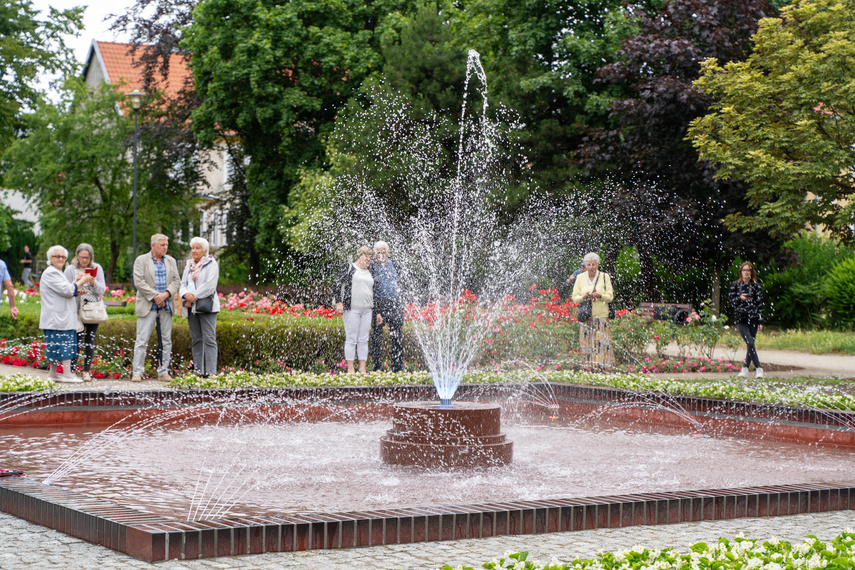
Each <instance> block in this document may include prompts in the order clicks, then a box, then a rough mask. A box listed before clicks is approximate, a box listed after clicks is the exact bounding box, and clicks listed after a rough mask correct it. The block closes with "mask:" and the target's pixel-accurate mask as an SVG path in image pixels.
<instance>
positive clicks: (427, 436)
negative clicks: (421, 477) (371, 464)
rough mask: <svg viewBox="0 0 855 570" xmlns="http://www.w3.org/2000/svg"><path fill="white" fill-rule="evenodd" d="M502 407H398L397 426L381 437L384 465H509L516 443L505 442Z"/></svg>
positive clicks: (419, 404) (461, 404) (470, 404)
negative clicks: (502, 431)
mask: <svg viewBox="0 0 855 570" xmlns="http://www.w3.org/2000/svg"><path fill="white" fill-rule="evenodd" d="M500 429H501V408H499V406H497V405H494V404H486V403H476V402H455V403H454V404H453V405H451V406H442V405H440V404H439V403H437V402H415V403H407V404H398V405H396V406H395V416H394V418H393V420H392V429H390V430H389V431H387V432H386V435H385V436H384V437H383V438H382V439H381V448H380V450H381V455H382V458H383V462H384V463H389V464H392V465H415V466H418V467H440V468H442V467H493V466H496V465H507V464H508V463H510V462H511V459H512V457H513V451H514V449H513V446H514V444H513V442H510V441H505V435H504V434H502V433H499V430H500Z"/></svg>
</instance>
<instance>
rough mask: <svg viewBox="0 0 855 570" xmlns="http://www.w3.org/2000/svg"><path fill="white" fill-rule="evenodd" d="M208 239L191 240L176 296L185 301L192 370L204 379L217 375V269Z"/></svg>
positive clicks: (218, 301)
mask: <svg viewBox="0 0 855 570" xmlns="http://www.w3.org/2000/svg"><path fill="white" fill-rule="evenodd" d="M210 250H211V246H210V244H209V243H208V240H206V239H205V238H201V237H194V238H192V239H191V240H190V259H188V260H187V264H186V265H185V266H184V274H183V275H182V276H181V287H180V288H179V290H178V295H179V296H180V297H181V298H182V299H183V300H184V314H185V315H186V316H187V324H188V325H189V327H190V338H191V339H192V341H193V371H194V372H195V373H196V375H197V376H201V377H203V378H207V377H208V376H210V375H211V374H216V373H217V313H219V312H220V298H219V295H217V282H218V281H219V279H220V266H219V264H217V260H216V259H214V257H213V256H212V255H211V253H210Z"/></svg>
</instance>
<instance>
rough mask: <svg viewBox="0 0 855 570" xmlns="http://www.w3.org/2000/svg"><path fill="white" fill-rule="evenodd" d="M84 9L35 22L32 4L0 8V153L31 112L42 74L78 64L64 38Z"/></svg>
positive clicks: (14, 1) (14, 2) (21, 1)
mask: <svg viewBox="0 0 855 570" xmlns="http://www.w3.org/2000/svg"><path fill="white" fill-rule="evenodd" d="M82 16H83V7H77V8H72V9H70V10H63V11H59V10H56V9H55V8H51V9H50V15H49V16H48V17H47V18H45V19H41V18H39V14H38V12H37V11H36V10H35V9H34V8H33V3H32V2H31V1H30V0H11V1H10V2H5V3H3V4H2V5H0V67H2V69H3V74H2V76H0V153H2V151H3V150H4V149H5V148H6V146H7V145H9V144H10V143H11V141H12V140H13V139H14V138H15V137H16V136H17V135H18V134H19V133H20V131H21V130H22V129H23V128H24V125H23V123H22V119H21V115H22V113H25V112H27V111H28V110H31V109H33V108H35V106H36V105H37V103H38V100H39V97H40V91H39V87H38V81H39V78H40V77H41V76H42V74H44V73H58V72H59V73H67V72H70V71H72V70H73V69H74V66H75V65H76V63H75V60H74V55H73V53H72V52H71V50H69V49H68V48H67V47H66V46H65V45H64V44H63V41H62V34H75V33H77V31H78V30H79V29H80V28H81V18H82Z"/></svg>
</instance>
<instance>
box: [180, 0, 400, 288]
mask: <svg viewBox="0 0 855 570" xmlns="http://www.w3.org/2000/svg"><path fill="white" fill-rule="evenodd" d="M411 4H412V2H411V0H374V1H370V2H364V1H361V0H340V1H339V2H335V3H332V4H318V3H315V2H309V1H306V0H292V1H290V2H286V3H279V2H274V1H273V0H261V1H255V0H253V1H249V0H240V1H237V2H235V1H233V0H204V1H203V2H201V3H200V4H199V5H198V7H197V8H196V10H195V12H194V21H193V24H192V25H191V26H190V27H189V28H188V29H187V37H186V39H185V40H184V41H183V42H182V44H181V45H182V47H183V48H184V49H186V50H188V51H189V52H191V53H192V60H191V66H192V68H193V74H194V79H195V83H196V89H197V92H198V94H199V96H200V98H201V100H202V104H201V106H200V107H199V108H198V109H196V111H195V112H194V113H193V127H194V130H195V133H196V135H197V136H198V137H199V139H200V140H201V141H202V142H203V143H204V144H206V145H212V144H213V143H214V141H215V140H217V139H218V138H221V137H225V136H230V135H234V136H235V137H237V139H238V140H239V141H240V144H241V146H242V148H243V151H244V153H245V155H246V156H248V157H249V165H248V166H247V168H246V177H247V180H246V182H247V187H248V189H249V191H250V192H251V195H250V198H249V210H250V212H251V220H252V229H253V230H254V231H255V232H256V239H255V244H254V245H255V249H256V251H257V252H259V255H260V256H261V257H262V259H265V260H266V262H267V263H268V265H267V267H266V268H263V270H262V272H263V273H265V274H266V275H267V276H270V275H272V274H273V272H274V271H275V270H276V268H277V266H278V265H280V262H281V260H282V256H283V254H285V253H286V252H283V251H282V243H281V237H280V232H279V225H280V221H281V206H282V205H285V204H289V201H290V200H291V198H292V191H293V189H294V188H295V185H296V184H297V183H298V182H299V180H300V172H301V171H302V170H303V169H316V168H318V167H322V166H323V165H324V164H325V154H324V144H323V137H324V136H325V135H326V134H328V133H329V131H330V130H331V128H332V124H333V120H334V118H335V115H336V112H337V110H338V108H339V107H340V106H341V105H342V104H344V103H345V102H346V101H347V100H348V99H349V98H350V96H351V95H352V94H353V93H354V92H355V91H356V90H357V89H358V88H359V85H360V84H361V83H362V80H363V79H364V78H365V77H367V76H368V75H369V74H370V73H371V72H373V71H374V70H378V69H379V68H380V66H381V65H382V59H381V57H380V53H379V52H380V41H381V37H382V35H383V34H384V32H385V31H387V30H388V29H389V23H388V22H389V21H391V20H393V19H394V16H395V15H396V13H397V12H398V11H400V10H403V9H405V8H407V7H409V6H410V5H411Z"/></svg>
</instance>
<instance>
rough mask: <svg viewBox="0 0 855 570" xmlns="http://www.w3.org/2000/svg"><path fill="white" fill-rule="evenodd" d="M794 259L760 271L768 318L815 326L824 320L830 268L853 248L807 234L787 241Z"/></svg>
mask: <svg viewBox="0 0 855 570" xmlns="http://www.w3.org/2000/svg"><path fill="white" fill-rule="evenodd" d="M785 247H786V248H788V249H790V250H791V251H792V252H793V254H794V256H795V259H794V261H793V262H792V263H791V264H790V265H789V266H788V267H786V268H784V269H781V270H778V271H775V270H774V268H773V271H772V272H771V273H770V274H769V275H762V274H761V275H760V276H759V277H760V280H761V283H762V285H763V297H764V300H765V303H766V306H765V307H764V317H765V320H766V321H767V322H770V323H774V324H778V325H780V326H782V327H785V328H801V327H816V326H819V325H821V324H822V323H823V319H824V314H823V312H824V310H825V307H826V300H827V299H826V288H825V287H823V286H822V283H823V282H824V281H825V277H826V275H827V274H828V272H829V271H831V268H832V267H834V266H835V265H836V264H837V263H839V262H840V261H843V260H844V259H847V258H849V257H852V255H853V251H852V250H851V249H849V248H847V247H844V246H841V245H839V244H838V243H837V242H835V241H833V240H830V239H828V238H823V237H817V236H815V235H813V234H806V235H804V236H802V237H799V238H796V239H793V240H790V241H788V242H787V243H786V244H785Z"/></svg>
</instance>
